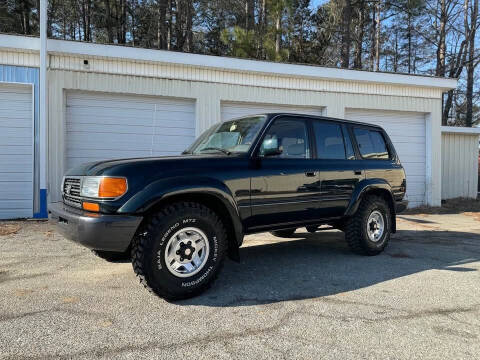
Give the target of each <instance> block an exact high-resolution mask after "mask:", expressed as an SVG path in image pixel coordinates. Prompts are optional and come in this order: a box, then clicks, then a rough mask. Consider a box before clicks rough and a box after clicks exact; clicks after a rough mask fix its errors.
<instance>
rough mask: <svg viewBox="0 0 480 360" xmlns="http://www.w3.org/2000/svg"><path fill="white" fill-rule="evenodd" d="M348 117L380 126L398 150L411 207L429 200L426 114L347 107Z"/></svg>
mask: <svg viewBox="0 0 480 360" xmlns="http://www.w3.org/2000/svg"><path fill="white" fill-rule="evenodd" d="M345 117H346V118H347V119H348V120H356V121H362V122H366V123H371V124H375V125H380V126H381V127H383V128H384V129H385V131H386V132H387V134H388V136H390V139H391V140H392V142H393V145H394V146H395V149H396V150H397V153H398V155H399V156H400V160H401V161H402V165H403V167H404V168H405V172H406V173H407V198H408V201H409V206H410V207H415V206H420V205H422V204H424V203H425V176H426V172H425V171H426V170H425V164H426V163H425V161H426V144H425V115H424V114H422V113H414V112H397V111H379V110H360V109H347V111H346V113H345Z"/></svg>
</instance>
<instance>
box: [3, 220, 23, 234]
mask: <svg viewBox="0 0 480 360" xmlns="http://www.w3.org/2000/svg"><path fill="white" fill-rule="evenodd" d="M20 229H21V226H20V225H19V224H8V223H7V224H0V236H6V235H12V234H16V233H17V232H19V231H20Z"/></svg>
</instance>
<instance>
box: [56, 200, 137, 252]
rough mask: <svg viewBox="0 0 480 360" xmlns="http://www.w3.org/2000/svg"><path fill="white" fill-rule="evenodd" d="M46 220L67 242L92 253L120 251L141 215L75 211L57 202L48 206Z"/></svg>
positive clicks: (128, 239)
mask: <svg viewBox="0 0 480 360" xmlns="http://www.w3.org/2000/svg"><path fill="white" fill-rule="evenodd" d="M48 212H49V218H50V220H51V221H52V222H53V223H55V224H56V225H57V229H58V232H59V233H60V234H62V235H63V236H65V237H66V238H67V239H69V240H72V241H74V242H76V243H79V244H81V245H83V246H86V247H88V248H90V249H94V250H104V251H115V252H124V251H125V250H127V248H128V246H129V245H130V242H131V240H132V238H133V236H134V235H135V232H136V231H137V228H138V226H139V225H140V222H141V221H142V219H143V218H142V217H141V216H130V215H105V214H98V213H91V212H87V211H83V210H80V209H75V208H72V207H70V206H67V205H65V204H63V203H61V202H58V203H53V204H50V205H49V206H48Z"/></svg>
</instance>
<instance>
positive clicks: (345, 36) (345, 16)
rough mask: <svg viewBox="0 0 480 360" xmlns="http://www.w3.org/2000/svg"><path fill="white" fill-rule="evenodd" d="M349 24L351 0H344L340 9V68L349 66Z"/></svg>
mask: <svg viewBox="0 0 480 360" xmlns="http://www.w3.org/2000/svg"><path fill="white" fill-rule="evenodd" d="M351 24H352V2H351V0H345V4H344V6H343V9H342V47H341V50H340V60H341V64H340V65H341V67H342V68H347V69H348V68H349V67H350V47H351V43H352V38H351Z"/></svg>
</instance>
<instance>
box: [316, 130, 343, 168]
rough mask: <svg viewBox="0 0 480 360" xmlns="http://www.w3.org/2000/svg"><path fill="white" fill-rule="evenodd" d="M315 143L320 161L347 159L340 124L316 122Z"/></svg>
mask: <svg viewBox="0 0 480 360" xmlns="http://www.w3.org/2000/svg"><path fill="white" fill-rule="evenodd" d="M313 129H314V131H315V142H316V144H317V157H318V158H319V159H345V158H346V156H345V144H344V142H343V133H342V128H341V127H340V125H339V124H335V123H329V122H323V121H314V122H313Z"/></svg>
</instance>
